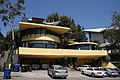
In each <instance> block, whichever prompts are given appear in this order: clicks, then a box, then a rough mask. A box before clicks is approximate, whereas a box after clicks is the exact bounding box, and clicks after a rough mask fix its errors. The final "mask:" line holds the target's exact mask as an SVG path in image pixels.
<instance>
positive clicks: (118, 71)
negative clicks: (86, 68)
mask: <svg viewBox="0 0 120 80" xmlns="http://www.w3.org/2000/svg"><path fill="white" fill-rule="evenodd" d="M112 70H115V71H116V72H117V73H118V74H119V76H120V69H118V68H114V69H112Z"/></svg>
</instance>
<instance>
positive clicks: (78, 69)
mask: <svg viewBox="0 0 120 80" xmlns="http://www.w3.org/2000/svg"><path fill="white" fill-rule="evenodd" d="M89 67H91V66H90V65H82V66H80V67H76V68H75V69H76V70H77V71H82V70H84V69H86V68H89Z"/></svg>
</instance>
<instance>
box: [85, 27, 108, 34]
mask: <svg viewBox="0 0 120 80" xmlns="http://www.w3.org/2000/svg"><path fill="white" fill-rule="evenodd" d="M105 29H106V28H95V29H85V30H83V31H84V32H96V33H100V32H102V31H104V30H105Z"/></svg>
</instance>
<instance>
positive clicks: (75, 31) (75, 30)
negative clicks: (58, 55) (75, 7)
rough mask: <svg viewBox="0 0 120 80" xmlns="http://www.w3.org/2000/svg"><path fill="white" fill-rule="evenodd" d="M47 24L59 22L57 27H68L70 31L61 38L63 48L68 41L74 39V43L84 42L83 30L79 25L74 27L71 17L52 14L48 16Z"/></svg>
mask: <svg viewBox="0 0 120 80" xmlns="http://www.w3.org/2000/svg"><path fill="white" fill-rule="evenodd" d="M46 21H47V22H53V21H60V23H59V24H58V26H62V27H69V28H70V31H69V33H66V34H64V35H63V36H62V43H63V48H64V47H65V46H67V44H68V41H69V40H70V39H74V41H77V42H81V41H86V40H87V38H86V36H85V35H86V34H85V33H84V32H83V31H82V30H84V28H83V27H82V26H80V25H76V24H75V22H74V19H72V18H71V17H68V16H65V15H62V16H60V15H59V14H58V13H52V14H50V15H48V17H47V19H46Z"/></svg>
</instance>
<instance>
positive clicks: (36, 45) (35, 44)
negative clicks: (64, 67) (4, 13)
mask: <svg viewBox="0 0 120 80" xmlns="http://www.w3.org/2000/svg"><path fill="white" fill-rule="evenodd" d="M28 46H29V47H32V48H46V44H42V43H29V44H28Z"/></svg>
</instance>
